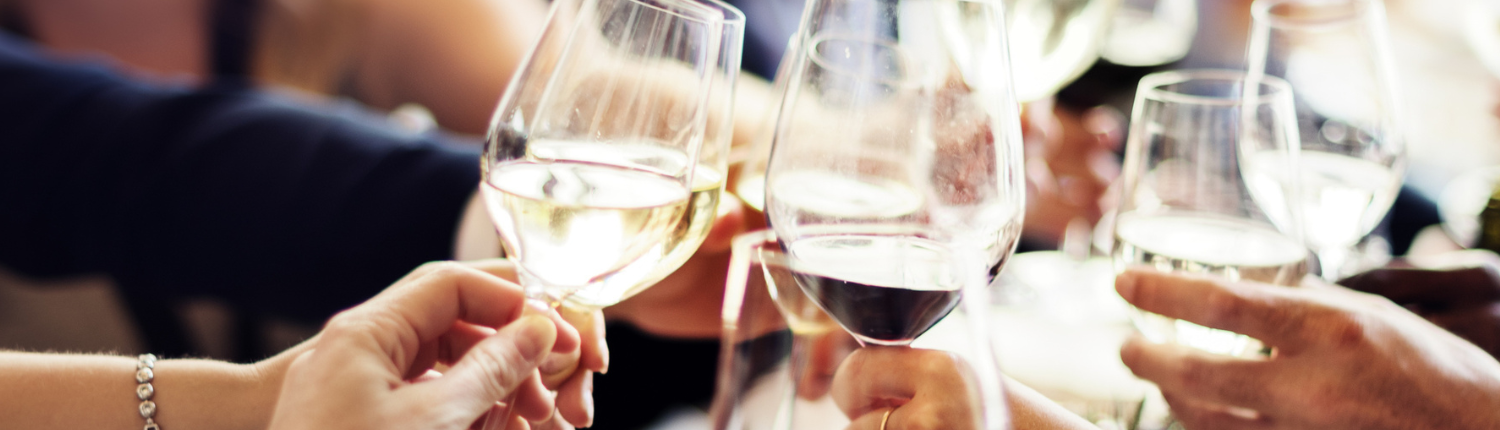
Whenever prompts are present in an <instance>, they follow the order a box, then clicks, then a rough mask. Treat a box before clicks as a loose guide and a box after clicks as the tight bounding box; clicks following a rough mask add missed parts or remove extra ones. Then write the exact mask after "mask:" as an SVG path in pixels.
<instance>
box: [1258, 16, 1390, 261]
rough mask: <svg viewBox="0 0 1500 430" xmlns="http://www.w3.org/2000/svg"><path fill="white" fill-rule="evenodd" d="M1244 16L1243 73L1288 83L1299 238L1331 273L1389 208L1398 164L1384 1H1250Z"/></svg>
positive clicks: (1345, 259) (1347, 258)
mask: <svg viewBox="0 0 1500 430" xmlns="http://www.w3.org/2000/svg"><path fill="white" fill-rule="evenodd" d="M1251 14H1252V16H1253V17H1254V27H1253V29H1252V32H1251V39H1250V45H1249V50H1248V54H1247V55H1248V63H1249V70H1250V73H1251V74H1252V75H1264V76H1273V77H1279V78H1282V79H1284V80H1285V81H1286V82H1287V83H1288V84H1289V85H1290V86H1291V87H1292V92H1293V94H1294V95H1295V98H1296V118H1297V126H1298V129H1299V130H1300V136H1299V138H1300V141H1301V146H1302V155H1301V160H1300V164H1301V171H1300V172H1299V174H1298V176H1299V178H1300V179H1299V180H1300V181H1301V182H1302V184H1301V188H1302V195H1301V197H1300V200H1301V207H1302V210H1303V212H1304V220H1305V222H1306V225H1305V227H1306V230H1305V231H1306V240H1307V244H1308V246H1309V247H1311V248H1313V250H1314V251H1315V252H1316V253H1317V254H1318V260H1319V263H1320V265H1321V269H1322V270H1321V273H1322V275H1323V277H1324V278H1325V279H1329V280H1337V279H1338V278H1339V276H1340V275H1342V274H1344V273H1345V270H1346V268H1345V267H1344V266H1345V265H1346V262H1347V261H1348V260H1350V258H1349V257H1350V255H1349V254H1350V252H1351V250H1352V248H1353V247H1354V246H1355V245H1356V244H1357V243H1359V241H1360V240H1361V239H1363V238H1364V237H1365V236H1366V235H1368V234H1369V233H1370V232H1371V230H1373V229H1374V228H1375V226H1376V225H1377V224H1379V223H1380V221H1381V220H1382V219H1383V218H1384V217H1385V214H1386V212H1387V211H1389V210H1390V207H1391V204H1392V203H1393V202H1394V201H1395V198H1396V194H1397V192H1399V191H1400V188H1401V182H1402V176H1403V174H1404V172H1405V168H1406V145H1405V139H1404V138H1403V136H1402V130H1401V127H1400V124H1398V119H1399V117H1398V115H1397V114H1396V113H1397V111H1398V109H1399V108H1398V106H1399V105H1400V100H1399V97H1398V92H1397V91H1396V89H1395V78H1394V77H1393V74H1394V72H1393V69H1394V66H1393V65H1392V62H1391V54H1390V42H1389V41H1388V35H1387V30H1386V22H1385V12H1384V7H1383V5H1382V3H1381V2H1379V1H1371V0H1330V1H1318V2H1308V1H1293V0H1258V1H1256V2H1255V3H1254V4H1253V5H1252V10H1251Z"/></svg>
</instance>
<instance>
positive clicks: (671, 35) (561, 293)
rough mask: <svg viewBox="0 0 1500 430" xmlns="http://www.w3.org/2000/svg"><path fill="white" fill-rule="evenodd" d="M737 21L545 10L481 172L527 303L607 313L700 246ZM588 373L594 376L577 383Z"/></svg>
mask: <svg viewBox="0 0 1500 430" xmlns="http://www.w3.org/2000/svg"><path fill="white" fill-rule="evenodd" d="M737 13H738V12H737V11H734V10H733V8H729V7H727V6H722V5H720V4H718V3H715V4H713V5H712V6H710V5H704V4H701V3H697V2H690V1H650V0H577V1H559V2H557V3H554V5H553V12H552V14H551V19H550V21H549V23H548V26H547V29H546V31H545V32H544V33H543V36H542V38H541V40H540V41H539V42H538V46H537V47H536V49H535V50H534V51H533V52H532V54H531V56H530V57H529V58H528V60H527V63H526V65H525V66H524V67H523V68H522V70H521V72H520V73H518V74H517V75H516V77H515V82H514V83H512V84H511V85H510V86H509V90H507V92H506V95H505V97H504V98H503V99H502V100H501V103H500V107H499V109H498V110H497V112H496V115H495V119H494V121H492V128H491V132H490V134H489V137H488V142H487V144H486V146H485V157H484V160H483V165H482V167H483V169H482V170H483V172H484V181H485V182H484V186H483V187H482V191H483V193H484V196H485V200H486V203H487V205H488V207H489V212H490V215H491V216H492V217H493V219H494V222H495V226H496V229H497V230H499V232H500V237H501V241H502V243H503V245H504V246H505V249H506V251H507V253H508V255H510V256H511V258H512V260H514V261H515V262H516V263H517V266H518V269H519V270H518V272H519V275H520V279H521V284H522V285H523V286H524V287H525V288H526V292H527V296H528V297H529V298H532V299H536V300H543V301H545V302H547V303H548V304H549V305H551V306H552V307H554V308H555V307H559V306H562V305H563V304H564V302H566V303H568V304H569V305H571V306H579V307H583V308H591V309H598V308H602V307H605V306H609V305H612V304H614V303H617V302H619V301H620V300H623V299H625V298H627V297H629V296H630V295H632V294H635V293H637V292H639V291H640V290H641V289H643V288H645V287H647V286H650V284H651V283H652V282H655V281H656V280H658V279H660V277H661V276H663V275H664V274H659V273H658V272H657V269H658V267H657V266H658V265H659V263H660V265H661V266H670V268H668V269H667V271H668V272H670V269H673V268H675V267H676V266H677V265H680V264H681V262H682V260H686V258H687V256H689V255H691V254H692V249H694V248H696V247H697V246H698V244H699V243H700V242H701V240H702V237H703V236H704V234H706V233H707V229H708V228H709V226H711V225H712V223H711V221H712V219H713V206H715V205H714V204H713V203H714V202H716V201H717V196H718V190H719V189H721V188H722V177H723V176H722V174H717V172H719V171H722V168H723V166H722V162H720V161H719V160H721V158H714V157H720V155H719V154H720V153H723V152H727V140H728V137H727V133H726V131H727V128H726V129H725V130H709V129H708V118H709V115H710V113H709V112H710V111H711V110H712V109H711V108H712V107H724V108H726V109H727V106H728V103H723V102H721V100H726V99H727V100H732V99H733V97H732V96H728V95H727V94H724V93H723V92H726V91H729V89H732V88H733V86H732V83H733V79H732V78H733V76H734V73H736V72H737V71H736V70H733V69H728V68H727V67H726V66H728V65H735V64H738V52H739V51H738V43H739V42H738V41H739V39H738V36H731V38H732V41H731V42H730V43H729V44H728V45H727V46H726V43H725V37H724V32H725V29H726V28H727V27H726V21H732V20H734V18H735V15H737ZM726 81H727V82H726ZM716 91H719V92H720V93H719V94H720V95H722V96H723V97H715V94H716ZM719 104H722V105H723V106H718V105H719ZM719 123H721V124H722V123H723V122H722V121H720V122H719ZM710 137H712V138H713V139H714V140H715V142H713V144H712V145H710V147H709V148H707V149H705V141H706V140H707V139H709V138H710ZM721 137H722V140H723V142H722V143H723V145H724V146H726V148H725V149H726V150H723V151H721V150H720V148H718V145H719V144H720V142H719V140H721ZM705 156H706V157H709V160H710V165H709V166H707V167H706V168H703V167H702V166H701V164H702V163H701V162H700V161H701V160H702V159H703V158H702V157H705ZM716 169H718V170H716ZM695 178H700V179H701V178H710V181H708V182H709V183H708V184H707V185H703V186H699V185H701V184H700V183H698V182H695ZM700 200H711V201H710V202H707V203H705V202H703V201H700ZM704 212H707V216H706V220H707V221H704V219H705V217H703V216H701V215H704ZM674 259H675V260H676V261H670V260H674ZM589 370H601V369H584V371H583V372H581V374H580V375H577V376H575V378H587V377H589V375H588V373H589V372H588V371H589ZM507 403H508V402H507ZM492 416H495V415H492ZM509 422H510V420H509V419H507V420H504V421H502V422H501V423H502V424H508V423H509ZM492 424H493V420H492ZM578 424H587V423H578Z"/></svg>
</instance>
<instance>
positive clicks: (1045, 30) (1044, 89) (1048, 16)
mask: <svg viewBox="0 0 1500 430" xmlns="http://www.w3.org/2000/svg"><path fill="white" fill-rule="evenodd" d="M1119 2H1120V0H1005V1H1004V2H1003V3H1004V4H1005V11H1004V14H1005V17H1006V19H1007V20H1008V21H1007V24H1006V27H1007V31H1008V34H1007V41H1008V43H1009V47H1008V49H1009V55H1010V59H1011V64H1012V68H1011V71H1012V73H1013V78H1014V79H1015V88H1016V98H1017V100H1019V101H1021V102H1025V103H1029V102H1034V101H1038V100H1042V99H1046V98H1047V97H1050V96H1051V95H1053V94H1055V93H1056V92H1057V91H1058V90H1059V89H1061V88H1062V87H1063V86H1064V85H1067V84H1068V83H1069V82H1072V81H1073V80H1074V79H1077V78H1078V76H1079V75H1082V74H1083V72H1084V71H1086V70H1088V67H1089V65H1091V64H1093V63H1094V60H1095V59H1097V58H1098V53H1099V47H1100V44H1101V43H1102V42H1101V39H1102V34H1103V32H1104V29H1105V28H1107V27H1108V25H1109V24H1108V19H1109V17H1110V15H1111V13H1112V12H1113V10H1114V9H1115V7H1116V6H1117V5H1118V4H1119ZM797 42H798V38H796V37H793V38H792V40H791V41H790V43H789V44H788V47H787V50H786V55H784V56H783V58H782V62H781V67H779V68H777V72H776V77H775V80H774V82H775V85H776V90H775V91H776V92H777V93H783V92H785V88H786V84H787V82H786V81H787V79H788V78H789V76H788V69H790V68H791V67H792V66H791V65H790V63H791V62H793V61H795V60H796V58H797V55H796V51H797V48H796V45H797ZM776 117H777V115H770V116H769V118H770V119H772V120H774V119H775V118H776ZM765 129H766V130H774V129H773V128H772V127H769V126H768V127H765ZM771 134H772V133H767V134H766V135H765V136H763V137H762V138H758V139H756V140H755V142H754V145H753V147H752V148H751V150H750V151H749V152H748V154H746V157H745V160H744V161H743V162H742V163H741V165H740V166H739V174H738V177H737V180H736V182H735V188H734V189H733V191H734V194H735V195H736V196H739V197H740V199H741V200H742V201H744V202H745V204H746V205H747V206H750V207H751V208H753V209H755V210H757V211H764V210H765V172H766V162H767V157H768V156H769V154H770V147H771V140H772V139H771Z"/></svg>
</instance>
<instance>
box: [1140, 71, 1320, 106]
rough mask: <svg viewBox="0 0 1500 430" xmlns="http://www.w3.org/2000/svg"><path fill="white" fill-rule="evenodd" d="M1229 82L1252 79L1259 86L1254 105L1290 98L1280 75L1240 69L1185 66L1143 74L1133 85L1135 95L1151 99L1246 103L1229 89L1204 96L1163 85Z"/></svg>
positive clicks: (1184, 101) (1221, 104)
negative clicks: (1226, 92)
mask: <svg viewBox="0 0 1500 430" xmlns="http://www.w3.org/2000/svg"><path fill="white" fill-rule="evenodd" d="M1214 81H1219V82H1229V83H1231V84H1241V85H1242V84H1244V83H1245V82H1255V83H1256V84H1257V85H1258V86H1259V87H1260V91H1258V93H1259V94H1258V95H1257V96H1256V97H1255V99H1254V100H1253V101H1252V102H1253V103H1255V104H1268V103H1273V102H1274V101H1275V100H1277V99H1280V98H1284V97H1290V96H1289V95H1290V94H1291V92H1292V87H1291V85H1290V84H1287V82H1286V81H1285V80H1282V79H1281V78H1278V77H1275V76H1271V75H1266V74H1261V73H1257V74H1250V73H1246V72H1245V71H1242V70H1227V69H1189V70H1169V71H1165V72H1157V73H1152V74H1149V75H1146V77H1144V78H1141V82H1140V86H1139V87H1138V88H1137V90H1136V91H1137V92H1138V93H1139V94H1140V95H1139V97H1141V98H1145V99H1151V100H1158V101H1165V102H1174V103H1191V104H1201V105H1210V106H1233V105H1238V104H1242V103H1246V100H1245V94H1244V92H1243V91H1237V92H1233V93H1231V94H1230V95H1228V96H1206V95H1198V94H1187V93H1183V92H1179V91H1173V90H1168V89H1165V88H1163V87H1165V86H1168V85H1175V84H1181V83H1187V82H1214Z"/></svg>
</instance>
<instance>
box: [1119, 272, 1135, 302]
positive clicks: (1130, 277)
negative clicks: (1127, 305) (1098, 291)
mask: <svg viewBox="0 0 1500 430" xmlns="http://www.w3.org/2000/svg"><path fill="white" fill-rule="evenodd" d="M1135 278H1136V277H1135V274H1134V273H1130V272H1128V271H1127V272H1123V273H1120V274H1119V275H1118V276H1115V292H1117V293H1120V298H1123V299H1125V301H1127V302H1132V303H1133V302H1134V301H1135V283H1136V279H1135Z"/></svg>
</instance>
